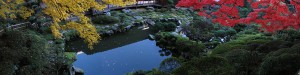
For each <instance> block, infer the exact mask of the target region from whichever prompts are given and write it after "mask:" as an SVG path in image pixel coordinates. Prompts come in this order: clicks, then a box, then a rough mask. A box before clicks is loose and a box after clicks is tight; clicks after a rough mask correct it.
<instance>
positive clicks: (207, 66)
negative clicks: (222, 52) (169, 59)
mask: <svg viewBox="0 0 300 75" xmlns="http://www.w3.org/2000/svg"><path fill="white" fill-rule="evenodd" d="M173 73H174V75H232V74H233V67H232V66H231V65H230V64H229V63H228V61H227V60H226V59H224V58H222V57H201V58H193V59H191V60H190V61H188V62H186V63H184V64H183V65H182V66H181V67H179V68H177V69H175V70H174V72H173Z"/></svg>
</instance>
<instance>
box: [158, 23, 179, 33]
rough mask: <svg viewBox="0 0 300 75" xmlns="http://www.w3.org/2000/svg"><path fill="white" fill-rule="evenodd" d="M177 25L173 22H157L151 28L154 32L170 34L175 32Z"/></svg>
mask: <svg viewBox="0 0 300 75" xmlns="http://www.w3.org/2000/svg"><path fill="white" fill-rule="evenodd" d="M176 27H177V25H176V24H175V23H174V22H157V23H155V25H154V27H153V31H154V32H159V31H162V32H171V31H175V29H176Z"/></svg>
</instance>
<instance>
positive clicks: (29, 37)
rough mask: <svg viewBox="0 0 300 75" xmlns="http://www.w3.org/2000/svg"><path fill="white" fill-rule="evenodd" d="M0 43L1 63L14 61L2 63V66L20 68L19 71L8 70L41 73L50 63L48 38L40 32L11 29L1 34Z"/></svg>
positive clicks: (38, 74)
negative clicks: (7, 63) (44, 37)
mask: <svg viewBox="0 0 300 75" xmlns="http://www.w3.org/2000/svg"><path fill="white" fill-rule="evenodd" d="M0 43H1V44H0V59H1V60H0V63H6V62H13V63H12V64H9V65H0V68H14V67H17V68H18V70H17V71H11V69H7V70H6V72H14V73H16V74H24V75H40V74H42V72H43V71H45V70H44V69H45V66H47V65H48V63H49V60H48V58H47V57H48V55H49V52H48V51H47V44H46V40H45V39H43V38H42V37H41V36H40V35H39V34H37V33H35V32H32V31H23V32H21V31H9V32H6V33H4V34H3V35H2V36H0ZM3 66H4V67H3ZM8 70H10V71H8ZM6 72H2V73H1V75H2V74H3V73H4V74H5V73H6Z"/></svg>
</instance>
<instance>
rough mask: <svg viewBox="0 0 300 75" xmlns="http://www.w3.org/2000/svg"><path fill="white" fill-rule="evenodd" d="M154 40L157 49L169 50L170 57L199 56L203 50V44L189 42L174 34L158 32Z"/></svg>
mask: <svg viewBox="0 0 300 75" xmlns="http://www.w3.org/2000/svg"><path fill="white" fill-rule="evenodd" d="M155 40H156V42H157V45H158V46H159V47H161V48H162V49H166V50H170V51H171V52H172V56H184V57H193V56H198V55H201V54H202V52H204V49H205V45H204V44H203V43H201V42H196V41H193V40H189V39H188V38H186V37H182V36H180V35H178V34H176V33H170V32H160V33H157V34H156V35H155Z"/></svg>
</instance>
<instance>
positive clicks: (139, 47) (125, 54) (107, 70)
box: [74, 39, 167, 75]
mask: <svg viewBox="0 0 300 75" xmlns="http://www.w3.org/2000/svg"><path fill="white" fill-rule="evenodd" d="M159 50H161V48H159V47H157V46H156V45H155V41H150V40H148V39H146V40H143V41H139V42H136V43H133V44H129V45H126V46H122V47H118V48H114V49H111V50H108V51H105V52H100V53H96V54H93V55H87V54H80V55H78V56H77V59H78V60H77V61H76V62H75V63H74V65H75V66H77V67H80V68H82V69H83V70H84V71H85V74H86V75H124V74H126V73H128V72H132V71H136V70H150V69H152V68H158V67H159V64H160V62H161V61H162V60H164V59H166V58H167V57H161V56H160V53H159V52H158V51H159Z"/></svg>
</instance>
